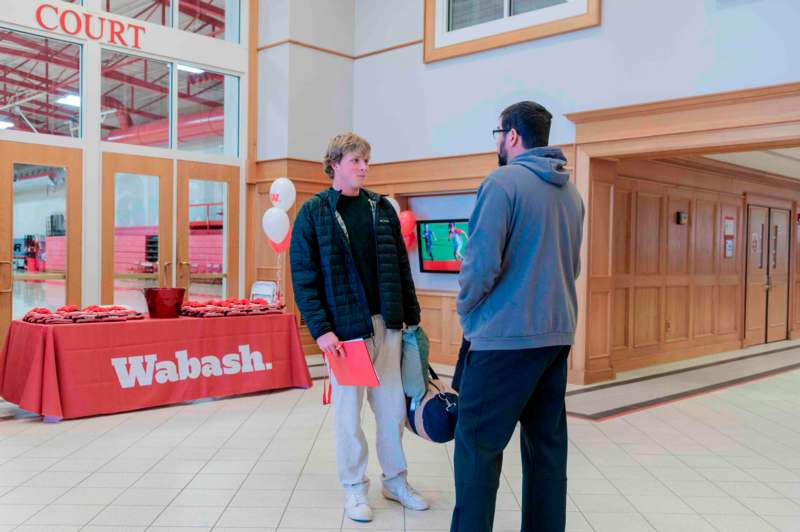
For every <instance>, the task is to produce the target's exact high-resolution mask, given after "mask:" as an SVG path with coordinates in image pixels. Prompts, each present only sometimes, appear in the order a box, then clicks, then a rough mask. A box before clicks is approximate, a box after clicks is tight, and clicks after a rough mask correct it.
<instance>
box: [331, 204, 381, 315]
mask: <svg viewBox="0 0 800 532" xmlns="http://www.w3.org/2000/svg"><path fill="white" fill-rule="evenodd" d="M336 210H337V211H338V212H339V214H340V215H341V216H342V220H344V225H345V226H346V227H347V235H348V237H349V238H350V251H351V253H352V254H353V259H354V260H355V263H356V269H357V270H358V276H359V277H360V278H361V285H362V286H363V287H364V293H365V295H366V296H367V303H368V304H369V311H370V314H372V315H373V316H374V315H375V314H380V313H381V300H380V295H379V293H378V254H377V253H378V249H377V244H376V242H375V228H374V226H373V220H372V209H371V208H370V206H369V199H367V194H366V193H365V192H364V191H363V190H362V191H360V192H359V194H358V196H345V195H344V194H342V195H340V196H339V203H338V204H337V205H336Z"/></svg>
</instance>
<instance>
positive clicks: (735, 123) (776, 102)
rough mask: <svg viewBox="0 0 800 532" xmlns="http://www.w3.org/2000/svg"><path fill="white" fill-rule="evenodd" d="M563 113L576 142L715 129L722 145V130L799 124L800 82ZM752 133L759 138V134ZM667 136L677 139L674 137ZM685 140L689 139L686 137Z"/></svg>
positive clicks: (587, 142) (637, 137) (609, 140)
mask: <svg viewBox="0 0 800 532" xmlns="http://www.w3.org/2000/svg"><path fill="white" fill-rule="evenodd" d="M565 116H566V117H567V118H568V119H569V120H570V121H572V122H573V123H574V124H575V125H576V126H577V127H576V131H575V139H576V143H578V144H589V143H599V142H613V141H621V140H632V139H639V140H640V141H641V140H642V139H648V138H653V137H659V136H668V135H687V134H689V133H703V132H716V133H715V134H716V135H717V137H719V138H720V140H721V141H722V145H724V143H725V140H727V139H725V138H724V136H722V135H720V134H719V132H720V131H724V130H735V129H741V128H743V127H746V126H764V125H767V124H787V125H791V124H792V123H795V124H796V123H797V122H800V83H789V84H785V85H775V86H770V87H762V88H758V89H747V90H740V91H732V92H725V93H721V94H711V95H707V96H694V97H690V98H680V99H675V100H666V101H660V102H654V103H650V104H641V105H630V106H624V107H615V108H610V109H603V110H599V111H589V112H582V113H569V114H567V115H565ZM754 133H755V132H754ZM752 137H753V138H754V140H756V135H755V134H754V135H752ZM665 140H668V141H670V140H671V141H672V142H674V141H675V140H676V139H674V138H672V139H665ZM684 140H688V139H686V138H685V137H684ZM654 144H655V146H654V148H656V149H655V150H654V152H658V151H662V152H663V151H664V148H663V147H662V148H661V149H660V150H659V149H658V146H659V145H661V146H666V147H668V146H669V144H670V142H666V143H665V142H664V141H662V140H660V139H659V140H655V139H654ZM732 149H734V150H735V151H739V150H740V149H742V148H741V147H740V146H736V147H733V148H732ZM673 151H674V150H673ZM607 152H608V155H607V156H613V155H614V152H615V149H614V147H611V149H610V150H607ZM616 152H617V154H618V155H625V153H619V152H620V150H616Z"/></svg>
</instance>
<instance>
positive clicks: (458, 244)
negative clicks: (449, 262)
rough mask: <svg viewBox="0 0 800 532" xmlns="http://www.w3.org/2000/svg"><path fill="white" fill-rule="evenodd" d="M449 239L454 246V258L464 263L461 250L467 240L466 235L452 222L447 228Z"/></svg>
mask: <svg viewBox="0 0 800 532" xmlns="http://www.w3.org/2000/svg"><path fill="white" fill-rule="evenodd" d="M447 238H449V239H450V241H451V243H452V244H453V258H454V259H455V260H457V261H459V262H460V261H463V260H464V255H462V254H461V248H462V247H463V246H464V240H466V239H467V235H466V233H464V231H462V230H461V229H459V228H458V227H456V224H455V223H453V222H450V225H448V226H447Z"/></svg>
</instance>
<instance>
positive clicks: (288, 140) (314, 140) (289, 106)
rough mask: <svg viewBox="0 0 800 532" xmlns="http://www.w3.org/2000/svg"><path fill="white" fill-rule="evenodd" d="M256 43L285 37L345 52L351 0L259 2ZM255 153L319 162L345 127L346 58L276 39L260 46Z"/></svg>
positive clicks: (349, 108) (349, 45) (349, 79)
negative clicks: (268, 46) (258, 23)
mask: <svg viewBox="0 0 800 532" xmlns="http://www.w3.org/2000/svg"><path fill="white" fill-rule="evenodd" d="M260 6H261V10H262V15H261V21H262V22H261V24H260V25H261V34H260V36H259V42H260V43H261V46H264V45H268V44H274V43H279V42H282V41H285V40H287V39H292V40H295V41H298V42H302V43H306V44H309V45H312V46H320V47H323V48H326V49H328V50H333V51H336V52H340V53H342V54H346V55H352V53H353V39H354V37H353V31H354V30H353V21H354V18H353V14H354V4H353V0H291V2H289V0H262V3H261V5H260ZM258 62H259V87H260V90H261V93H260V94H259V109H258V117H259V120H258V130H259V137H258V158H259V159H260V160H264V159H281V158H285V157H291V158H297V159H309V160H314V161H318V160H321V159H322V155H323V154H324V152H325V148H326V146H327V144H328V140H330V138H331V137H333V136H334V135H336V134H337V133H341V132H344V131H350V130H351V129H352V128H353V61H352V60H351V59H348V58H347V57H340V56H337V55H334V54H331V53H327V52H323V51H320V50H315V49H312V48H308V47H305V46H299V45H295V44H290V43H284V44H281V45H279V46H274V47H272V48H267V49H264V50H261V51H260V52H259V56H258Z"/></svg>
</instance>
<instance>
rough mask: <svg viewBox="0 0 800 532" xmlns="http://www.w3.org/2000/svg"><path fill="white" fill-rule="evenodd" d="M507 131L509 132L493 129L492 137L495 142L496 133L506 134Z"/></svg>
mask: <svg viewBox="0 0 800 532" xmlns="http://www.w3.org/2000/svg"><path fill="white" fill-rule="evenodd" d="M509 131H511V130H510V129H493V130H492V137H494V138H495V140H496V139H497V134H498V133H508V132H509Z"/></svg>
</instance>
